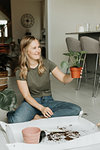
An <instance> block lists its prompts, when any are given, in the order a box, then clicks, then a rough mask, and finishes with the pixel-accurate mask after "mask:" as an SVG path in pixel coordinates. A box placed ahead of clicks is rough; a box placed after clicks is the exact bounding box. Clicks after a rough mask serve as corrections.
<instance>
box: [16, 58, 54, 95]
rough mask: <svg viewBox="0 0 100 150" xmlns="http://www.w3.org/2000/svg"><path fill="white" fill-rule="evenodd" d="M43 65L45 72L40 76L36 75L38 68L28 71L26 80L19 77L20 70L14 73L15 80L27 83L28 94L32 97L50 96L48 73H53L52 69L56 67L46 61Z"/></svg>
mask: <svg viewBox="0 0 100 150" xmlns="http://www.w3.org/2000/svg"><path fill="white" fill-rule="evenodd" d="M43 63H44V66H45V68H46V70H45V72H44V73H43V74H42V75H41V76H40V75H39V74H38V66H37V67H36V68H34V69H33V68H30V69H29V71H28V73H27V78H26V80H25V79H21V78H20V77H19V73H20V70H17V71H16V79H17V80H25V81H27V84H28V88H29V91H30V94H31V95H32V96H33V97H42V96H49V95H51V86H50V72H52V71H53V69H54V68H55V67H56V64H55V63H53V62H52V61H50V60H48V59H44V60H43Z"/></svg>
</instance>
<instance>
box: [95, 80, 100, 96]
mask: <svg viewBox="0 0 100 150" xmlns="http://www.w3.org/2000/svg"><path fill="white" fill-rule="evenodd" d="M99 84H100V77H99V81H98V84H97V88H96V91H95V95H94V96H95V97H96V96H97V93H98V89H99Z"/></svg>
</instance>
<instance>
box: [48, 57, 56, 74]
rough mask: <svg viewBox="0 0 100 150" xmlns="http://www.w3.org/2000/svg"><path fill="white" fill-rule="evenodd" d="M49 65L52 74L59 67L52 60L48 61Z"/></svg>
mask: <svg viewBox="0 0 100 150" xmlns="http://www.w3.org/2000/svg"><path fill="white" fill-rule="evenodd" d="M48 65H49V71H50V72H52V71H53V69H54V68H55V67H57V65H56V64H55V63H54V62H52V61H51V60H48Z"/></svg>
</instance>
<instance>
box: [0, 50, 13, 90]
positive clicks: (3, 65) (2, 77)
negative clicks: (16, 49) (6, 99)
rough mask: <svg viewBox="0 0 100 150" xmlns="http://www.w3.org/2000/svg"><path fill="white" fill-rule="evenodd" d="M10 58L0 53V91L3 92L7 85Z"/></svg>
mask: <svg viewBox="0 0 100 150" xmlns="http://www.w3.org/2000/svg"><path fill="white" fill-rule="evenodd" d="M11 61H12V58H11V57H10V56H9V55H8V54H6V53H0V91H2V90H4V89H5V88H6V87H7V86H8V84H7V80H8V71H7V67H10V65H9V64H10V63H11Z"/></svg>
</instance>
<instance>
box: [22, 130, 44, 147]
mask: <svg viewBox="0 0 100 150" xmlns="http://www.w3.org/2000/svg"><path fill="white" fill-rule="evenodd" d="M40 132H41V130H40V128H37V127H28V128H25V129H23V130H22V135H23V139H24V142H25V143H28V144H38V143H39V140H40Z"/></svg>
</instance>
